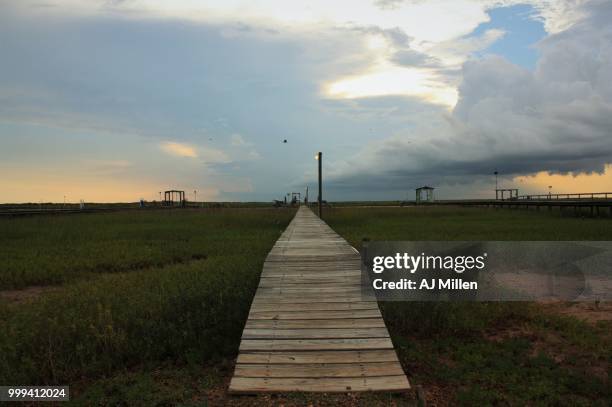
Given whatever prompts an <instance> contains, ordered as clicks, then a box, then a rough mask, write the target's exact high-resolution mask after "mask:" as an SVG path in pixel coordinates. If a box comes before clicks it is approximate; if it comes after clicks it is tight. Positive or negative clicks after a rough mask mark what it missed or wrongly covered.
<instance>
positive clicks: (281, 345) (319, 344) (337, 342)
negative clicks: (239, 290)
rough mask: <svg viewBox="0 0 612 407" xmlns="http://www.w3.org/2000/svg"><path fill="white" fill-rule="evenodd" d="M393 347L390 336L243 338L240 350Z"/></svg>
mask: <svg viewBox="0 0 612 407" xmlns="http://www.w3.org/2000/svg"><path fill="white" fill-rule="evenodd" d="M361 349H393V344H392V343H391V340H390V339H389V338H365V339H362V338H357V339H355V338H351V339H243V340H242V341H241V342H240V351H254V350H257V351H272V350H276V351H287V350H294V351H304V350H361Z"/></svg>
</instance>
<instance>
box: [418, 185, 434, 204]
mask: <svg viewBox="0 0 612 407" xmlns="http://www.w3.org/2000/svg"><path fill="white" fill-rule="evenodd" d="M433 191H434V188H433V187H429V186H427V185H425V186H422V187H420V188H417V189H416V200H415V202H416V204H417V205H418V204H420V203H432V202H433V201H434V193H433Z"/></svg>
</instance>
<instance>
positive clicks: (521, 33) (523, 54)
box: [471, 5, 546, 69]
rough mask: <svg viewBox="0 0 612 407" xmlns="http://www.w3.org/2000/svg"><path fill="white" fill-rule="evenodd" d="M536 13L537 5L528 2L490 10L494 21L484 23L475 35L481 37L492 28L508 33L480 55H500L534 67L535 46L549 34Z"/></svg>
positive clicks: (535, 58) (524, 65) (536, 55)
mask: <svg viewBox="0 0 612 407" xmlns="http://www.w3.org/2000/svg"><path fill="white" fill-rule="evenodd" d="M534 13H535V10H534V9H533V7H531V6H528V5H517V6H511V7H500V8H495V9H491V10H489V11H488V14H489V16H490V17H491V20H490V21H489V22H487V23H483V24H480V25H479V26H478V27H477V28H476V29H475V30H474V31H473V32H472V34H471V36H479V35H481V34H482V33H484V32H485V31H487V30H491V29H501V30H503V31H505V32H506V35H505V36H504V37H503V38H501V39H500V40H498V41H496V42H495V43H494V44H492V45H491V46H490V47H488V48H487V49H485V50H483V51H481V52H479V53H478V54H477V55H478V56H482V55H486V54H497V55H501V56H503V57H505V58H507V59H508V60H509V61H511V62H513V63H515V64H517V65H520V66H523V67H525V68H527V69H534V68H535V65H536V62H537V59H538V52H537V50H536V49H535V48H534V47H533V45H534V44H535V43H537V42H538V41H539V40H541V39H542V38H544V37H545V36H546V31H545V30H544V25H543V24H542V22H541V21H538V20H536V19H535V18H533V16H534Z"/></svg>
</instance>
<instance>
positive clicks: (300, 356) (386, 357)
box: [236, 350, 399, 365]
mask: <svg viewBox="0 0 612 407" xmlns="http://www.w3.org/2000/svg"><path fill="white" fill-rule="evenodd" d="M371 362H396V363H398V364H399V362H398V360H397V355H396V354H395V351H394V350H359V351H351V350H349V351H322V352H321V351H309V352H281V351H275V352H241V353H240V355H238V360H237V362H236V363H237V364H241V363H247V364H254V363H263V364H270V363H278V364H296V365H300V364H309V363H371Z"/></svg>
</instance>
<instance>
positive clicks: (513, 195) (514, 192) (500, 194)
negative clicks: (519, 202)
mask: <svg viewBox="0 0 612 407" xmlns="http://www.w3.org/2000/svg"><path fill="white" fill-rule="evenodd" d="M506 192H508V193H509V194H510V198H506ZM517 198H518V189H516V188H502V189H496V190H495V199H496V200H498V201H499V200H502V201H505V200H506V199H517Z"/></svg>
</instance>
